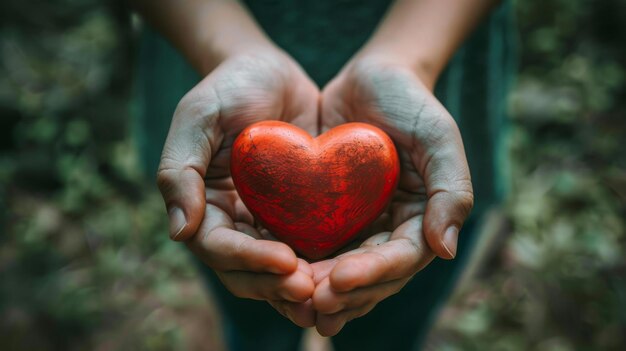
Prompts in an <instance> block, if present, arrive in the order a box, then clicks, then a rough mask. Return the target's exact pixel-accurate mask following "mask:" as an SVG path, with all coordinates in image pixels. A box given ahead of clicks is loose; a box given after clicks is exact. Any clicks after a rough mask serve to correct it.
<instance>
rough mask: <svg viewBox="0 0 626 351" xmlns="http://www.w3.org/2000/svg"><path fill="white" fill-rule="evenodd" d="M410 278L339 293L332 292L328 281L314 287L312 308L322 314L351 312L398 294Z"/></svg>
mask: <svg viewBox="0 0 626 351" xmlns="http://www.w3.org/2000/svg"><path fill="white" fill-rule="evenodd" d="M409 279H410V278H404V279H398V280H392V281H390V282H386V283H381V284H377V285H373V286H368V287H364V288H358V289H354V290H352V291H349V292H345V293H341V292H336V291H334V290H333V289H332V288H331V286H330V282H329V280H328V279H325V280H324V281H322V282H321V283H320V284H318V285H317V286H316V287H315V292H314V293H313V306H315V310H316V311H318V312H319V313H322V314H335V313H338V312H341V311H343V310H353V309H357V308H361V307H363V306H367V305H371V304H377V303H378V302H380V301H382V300H384V299H386V298H387V297H389V296H391V295H394V294H396V293H398V292H399V291H400V290H401V289H402V287H404V285H406V283H407V282H408V281H409Z"/></svg>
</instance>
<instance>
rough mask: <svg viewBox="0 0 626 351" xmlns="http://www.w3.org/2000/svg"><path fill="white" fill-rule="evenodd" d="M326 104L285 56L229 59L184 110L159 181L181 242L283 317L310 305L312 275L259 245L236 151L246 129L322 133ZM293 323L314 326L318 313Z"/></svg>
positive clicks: (232, 286)
mask: <svg viewBox="0 0 626 351" xmlns="http://www.w3.org/2000/svg"><path fill="white" fill-rule="evenodd" d="M318 99H319V91H318V89H317V87H315V85H314V84H313V83H312V82H311V81H310V79H309V78H307V77H306V75H305V74H304V73H303V72H302V70H301V69H300V68H299V67H298V66H297V65H296V64H295V63H294V62H293V61H291V60H290V59H289V58H288V57H287V56H286V55H284V54H282V53H278V52H276V51H270V52H255V53H254V54H253V55H247V56H238V57H235V58H232V59H229V60H228V61H225V62H224V63H222V64H221V65H220V66H219V67H218V68H216V69H215V70H214V71H213V72H211V74H210V75H209V76H207V77H206V78H205V79H204V80H202V81H201V82H200V83H199V84H198V85H197V86H196V87H194V88H193V89H192V90H191V91H189V93H187V95H186V96H185V97H184V98H183V99H182V100H181V102H180V103H179V105H178V108H177V109H176V112H175V115H174V118H173V120H172V125H171V127H170V133H169V135H168V138H167V141H166V143H165V147H164V149H163V155H162V157H161V165H160V167H159V173H158V177H157V178H158V182H159V188H160V189H161V192H162V194H163V196H164V199H165V201H166V205H167V207H168V209H169V210H168V211H169V212H170V218H174V220H171V221H170V223H171V229H170V232H171V233H172V235H173V236H174V238H175V239H176V240H185V241H186V244H187V246H188V247H189V248H190V249H191V250H192V251H193V252H194V253H195V254H196V256H197V257H198V258H200V259H201V260H202V261H203V262H205V263H206V264H207V265H208V266H209V267H211V268H212V269H213V270H214V271H215V272H216V274H217V275H218V277H219V278H220V279H221V281H222V282H223V283H224V285H225V286H226V288H228V289H229V290H230V291H231V292H232V293H233V294H235V295H236V296H239V297H247V298H253V299H259V300H267V301H271V302H272V304H273V305H274V306H275V307H276V308H277V309H278V310H284V308H285V307H284V306H287V305H290V304H295V306H299V304H298V303H302V302H305V301H306V300H307V299H309V298H310V296H311V293H312V290H313V281H312V278H311V276H312V271H311V268H310V266H308V264H307V263H306V262H304V261H302V260H298V259H297V258H296V256H295V253H294V252H293V250H291V249H290V248H288V247H287V246H286V245H285V244H282V243H278V242H273V241H269V240H256V239H263V238H264V237H263V236H262V235H261V232H260V231H259V230H257V228H256V227H255V223H254V219H253V216H252V215H251V214H250V212H249V211H248V210H247V209H246V207H245V206H244V205H243V203H242V201H241V199H240V198H239V196H238V194H237V192H236V190H235V187H234V185H233V181H232V178H231V176H230V169H229V159H230V148H231V146H232V143H233V140H234V138H235V137H236V136H237V134H238V133H239V132H240V131H241V130H242V129H244V128H245V127H247V126H248V125H250V124H252V123H255V122H258V121H262V120H270V119H274V120H275V119H280V120H283V121H287V122H290V123H293V124H295V125H297V126H299V127H300V128H303V129H305V130H307V131H309V132H310V133H312V134H315V133H316V132H317V130H316V129H317V125H318V124H317V105H318ZM181 210H182V211H181ZM181 213H184V218H183V217H181ZM177 219H178V220H177ZM183 221H184V222H183ZM181 222H183V223H184V224H181ZM274 302H276V303H274ZM300 308H301V307H300ZM292 320H293V321H294V322H296V323H297V324H300V325H310V324H311V323H312V322H311V317H310V313H309V314H306V313H303V314H301V315H296V316H293V317H292Z"/></svg>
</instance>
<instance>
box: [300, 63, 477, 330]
mask: <svg viewBox="0 0 626 351" xmlns="http://www.w3.org/2000/svg"><path fill="white" fill-rule="evenodd" d="M321 118H322V120H321V126H322V131H324V130H327V129H329V128H332V127H334V126H336V125H339V124H342V123H346V122H365V123H370V124H372V125H375V126H378V127H380V128H381V129H382V130H384V131H385V132H387V133H388V134H389V135H390V137H391V138H392V139H393V140H394V142H395V143H396V146H397V149H398V154H399V157H400V165H401V174H400V182H399V184H398V189H397V190H396V192H395V193H394V195H393V198H392V200H391V203H390V205H389V206H388V208H387V210H386V212H385V213H383V215H381V217H380V218H379V220H378V221H377V222H375V223H374V224H372V225H371V226H370V228H368V229H366V230H365V233H363V236H362V237H363V238H365V239H366V240H365V241H363V242H361V243H357V244H358V245H359V247H358V248H354V249H352V250H349V251H347V252H345V253H343V254H341V255H339V256H337V257H335V258H331V259H329V260H325V261H321V262H317V263H314V264H313V265H312V266H313V270H314V279H315V282H316V290H315V293H314V295H313V302H314V305H315V308H316V309H317V310H318V311H319V312H320V315H318V318H317V327H318V330H320V332H321V333H323V334H325V335H334V334H335V333H337V332H338V331H339V330H340V329H341V327H342V326H343V324H344V323H345V322H346V321H347V320H350V319H353V318H356V317H359V316H362V315H364V314H366V313H368V312H369V311H370V310H371V309H372V308H374V306H375V305H376V304H377V303H378V302H380V301H381V300H382V299H385V298H386V297H388V296H389V295H392V294H394V293H396V292H397V291H399V289H401V288H402V287H403V286H404V285H405V284H406V283H407V282H408V280H409V279H410V278H411V277H412V276H413V275H414V274H415V273H416V272H418V271H419V270H421V269H422V268H423V267H424V266H425V265H427V264H428V263H429V262H430V261H431V260H432V259H433V258H434V257H435V254H437V255H439V256H442V257H447V258H452V257H453V256H454V252H452V250H449V249H448V247H446V244H445V243H444V240H442V236H443V235H442V233H443V232H445V231H447V230H446V228H448V229H449V228H451V227H452V228H454V227H456V228H459V227H460V225H461V224H462V221H463V220H464V218H465V216H466V215H467V212H468V211H469V208H470V207H471V183H470V181H469V172H468V171H467V164H466V161H465V155H464V152H463V146H462V142H461V138H460V134H459V132H458V129H457V128H456V124H455V123H454V121H453V120H452V118H451V116H450V115H449V114H448V113H447V112H446V111H445V109H444V108H443V106H441V104H439V102H438V101H437V100H436V99H435V97H434V96H433V95H432V93H431V92H430V91H429V90H428V89H427V88H426V87H425V86H424V85H423V84H422V83H421V82H420V80H419V79H418V78H417V76H416V75H415V73H414V72H413V71H411V70H410V69H408V68H405V67H403V66H400V65H395V64H392V63H386V62H381V61H378V60H376V61H363V62H357V63H356V64H352V65H351V66H348V67H347V68H346V69H345V70H344V71H342V72H341V73H340V75H339V76H338V77H337V78H335V79H334V80H333V81H332V82H331V83H330V84H329V85H328V86H327V87H326V88H325V89H324V91H323V93H322V117H321ZM455 240H456V239H455ZM455 244H456V243H455ZM364 272H366V273H364Z"/></svg>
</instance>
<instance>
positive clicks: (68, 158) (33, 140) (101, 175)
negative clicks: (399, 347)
mask: <svg viewBox="0 0 626 351" xmlns="http://www.w3.org/2000/svg"><path fill="white" fill-rule="evenodd" d="M516 8H517V14H518V24H519V44H520V48H521V50H520V58H519V60H520V67H519V74H518V76H517V84H516V86H515V88H514V91H513V92H512V94H511V98H510V104H509V105H510V112H511V113H510V118H511V120H512V131H511V135H510V143H509V144H510V155H511V160H512V165H513V170H512V179H511V184H512V191H511V194H510V196H509V198H508V199H507V201H506V204H505V205H504V206H503V207H502V208H500V209H498V210H496V211H494V212H493V213H492V214H491V215H490V217H489V220H488V221H486V224H485V228H484V231H485V235H484V240H483V241H482V242H481V244H480V247H479V250H478V253H479V254H478V255H477V257H476V259H474V260H473V262H472V264H471V265H470V269H469V270H468V273H467V274H465V276H464V277H463V280H462V283H461V285H460V288H459V289H458V291H457V292H456V293H455V296H454V297H453V298H452V300H451V301H450V303H449V304H448V305H447V306H446V307H445V308H444V310H443V311H442V314H441V316H440V318H439V320H438V321H437V324H436V327H435V328H434V330H433V331H432V332H431V335H430V337H429V339H428V342H427V345H426V349H428V350H625V349H626V259H625V257H626V256H625V253H626V234H625V231H626V224H625V218H626V147H625V143H626V85H625V82H626V1H620V0H602V1H592V0H576V1H573V0H547V1H535V2H531V1H521V0H520V1H517V2H516ZM136 37H137V21H133V20H132V19H131V17H130V16H129V13H128V12H127V10H126V9H125V7H124V3H123V2H121V1H109V2H103V1H96V0H81V1H78V0H61V1H56V2H54V3H53V2H48V1H44V0H31V1H28V2H18V1H4V2H1V3H0V210H1V211H0V225H1V226H0V230H1V235H0V316H1V318H0V350H174V349H178V350H187V349H189V350H206V349H209V350H214V349H217V350H219V349H222V346H221V341H220V336H219V333H220V330H219V319H218V318H217V316H216V313H215V308H214V306H212V305H211V299H210V297H208V296H207V295H206V293H205V291H204V290H203V288H202V284H201V282H200V279H199V277H198V275H197V274H196V272H195V270H194V267H193V265H192V264H191V263H190V261H189V259H188V256H187V255H186V253H185V250H184V249H183V248H182V247H181V246H180V245H178V244H175V243H172V242H170V241H169V239H168V236H167V233H166V231H167V223H166V218H165V216H164V208H163V205H162V203H161V199H160V196H159V194H158V192H157V190H156V187H155V186H154V185H153V184H152V182H146V181H145V179H144V178H145V177H144V176H143V175H142V174H140V171H139V167H138V164H139V162H138V159H137V153H136V150H135V147H134V145H135V141H134V140H133V132H132V128H133V124H132V116H133V110H134V106H133V92H134V81H133V75H134V74H135V72H136V66H137V63H136V62H135V61H134V52H135V48H136V47H135V42H136ZM164 84H167V82H164Z"/></svg>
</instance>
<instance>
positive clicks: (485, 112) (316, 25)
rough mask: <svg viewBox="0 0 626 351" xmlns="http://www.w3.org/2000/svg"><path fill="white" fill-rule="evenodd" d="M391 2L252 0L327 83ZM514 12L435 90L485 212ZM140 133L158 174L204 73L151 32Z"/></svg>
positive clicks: (268, 27) (261, 18)
mask: <svg viewBox="0 0 626 351" xmlns="http://www.w3.org/2000/svg"><path fill="white" fill-rule="evenodd" d="M389 3H390V1H389V0H369V1H368V2H367V3H366V4H367V6H365V5H364V3H363V2H362V1H358V0H335V1H303V0H300V1H296V0H293V1H289V0H282V1H280V0H250V1H247V6H248V7H249V9H250V11H251V12H252V14H253V15H254V17H255V18H256V19H257V21H258V22H259V24H260V25H261V26H262V27H263V29H264V30H265V31H266V32H267V33H268V35H269V36H270V37H271V38H272V39H273V40H274V41H275V42H276V43H277V44H278V45H279V46H280V47H282V48H283V49H284V50H285V51H287V52H288V53H289V54H291V55H292V56H293V57H294V59H295V60H296V61H298V62H299V63H300V64H301V65H302V67H303V68H304V70H305V71H306V72H307V73H308V74H309V75H310V76H311V78H312V79H313V80H315V82H316V83H317V84H318V85H319V86H320V87H323V86H324V84H325V83H326V82H328V81H329V80H330V79H331V78H332V77H333V76H334V75H335V74H336V73H337V72H338V71H339V70H340V69H341V67H342V66H343V65H344V64H345V63H346V62H347V61H348V60H349V59H350V58H351V57H352V55H353V54H354V53H355V52H356V51H357V50H358V49H359V48H360V47H361V46H362V45H363V44H364V43H365V41H366V40H367V39H368V38H369V37H370V35H371V34H372V32H373V31H374V29H375V27H376V25H377V23H378V22H379V21H380V19H381V18H382V16H383V14H384V13H385V10H386V9H387V7H388V6H389ZM513 24H514V23H513V17H512V6H511V4H510V2H508V1H505V2H504V3H503V4H502V5H501V6H500V7H498V8H497V9H496V10H495V11H494V12H493V13H492V14H491V15H490V17H489V18H488V19H487V20H485V21H484V22H483V24H482V25H481V26H480V27H479V28H478V29H477V30H476V31H475V32H474V33H473V34H472V35H471V36H470V37H469V38H468V39H467V40H466V42H465V43H464V45H463V46H462V47H461V48H460V49H459V50H458V51H457V53H456V55H455V56H454V58H453V59H452V60H451V62H450V63H449V65H448V67H447V68H446V70H445V72H444V74H443V75H442V76H441V78H440V79H439V81H438V83H437V86H436V89H435V94H436V95H437V97H438V98H439V99H440V100H441V102H442V103H443V104H444V105H445V106H446V108H447V109H448V111H449V112H450V113H451V114H452V116H454V118H455V119H456V121H457V123H458V125H459V127H460V129H461V134H462V135H463V140H464V143H465V149H466V152H467V157H468V161H469V166H470V171H471V173H472V181H473V185H474V192H475V199H476V200H475V202H476V204H475V207H474V211H473V215H480V214H481V213H483V212H484V210H485V209H486V208H487V207H489V206H490V205H492V204H494V203H496V202H497V201H499V200H500V199H501V197H502V195H503V193H504V192H505V189H506V184H505V182H504V181H503V180H504V179H507V177H506V173H505V170H506V169H507V167H506V164H505V162H504V161H505V159H504V158H503V157H502V156H503V155H504V152H503V151H505V148H504V145H503V135H504V134H505V129H506V128H505V127H506V126H505V121H506V119H505V116H504V114H505V96H506V92H507V90H508V89H507V88H508V86H509V83H510V81H511V78H512V75H513V72H514V67H515V59H514V58H515V55H514V46H513V43H514V42H515V41H514V40H513V39H514V38H513V35H514V30H513V28H514V27H513ZM139 62H140V66H139V75H140V79H139V83H138V89H139V109H140V111H139V112H140V113H138V118H137V120H136V122H137V124H136V131H137V135H138V142H139V146H140V150H141V159H142V160H143V162H144V167H145V169H146V171H148V174H155V172H156V169H157V167H158V163H159V157H160V154H161V149H162V147H163V143H164V141H165V137H166V135H167V130H168V128H169V124H170V121H171V118H172V115H173V113H174V109H175V108H176V105H177V103H178V101H179V100H180V98H182V96H183V95H184V94H185V93H186V92H187V91H188V90H189V89H191V88H192V87H193V86H194V85H195V84H196V83H197V82H198V80H199V79H200V77H199V76H198V75H197V73H196V72H195V71H193V69H192V68H191V67H190V66H189V65H188V64H187V63H186V62H185V61H184V60H183V58H182V57H181V56H180V54H178V53H177V52H176V51H175V50H174V49H173V48H172V47H171V46H170V45H169V44H168V43H167V42H165V41H164V40H163V39H162V38H161V37H159V36H158V35H156V34H155V33H153V32H151V31H149V30H147V31H146V33H145V35H144V36H143V40H142V42H141V48H140V60H139Z"/></svg>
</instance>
